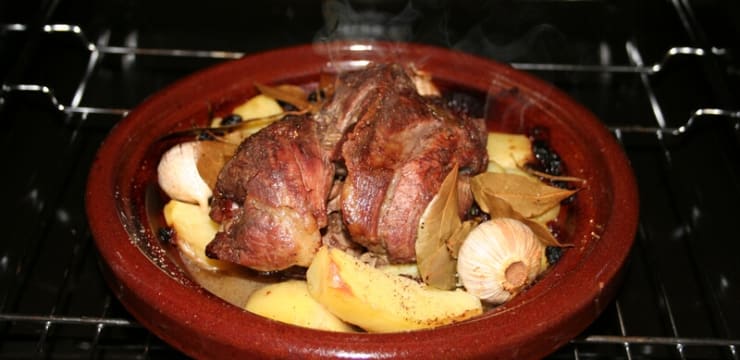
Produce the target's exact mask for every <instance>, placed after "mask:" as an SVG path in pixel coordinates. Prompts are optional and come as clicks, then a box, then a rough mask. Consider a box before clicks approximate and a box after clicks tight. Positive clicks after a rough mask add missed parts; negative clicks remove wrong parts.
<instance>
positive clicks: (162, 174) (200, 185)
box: [157, 141, 213, 209]
mask: <svg viewBox="0 0 740 360" xmlns="http://www.w3.org/2000/svg"><path fill="white" fill-rule="evenodd" d="M199 153H200V149H199V146H198V142H197V141H191V142H186V143H182V144H178V145H175V146H174V147H172V148H171V149H169V150H167V152H165V153H164V155H162V158H161V159H160V160H159V165H158V166H157V181H158V182H159V186H160V187H161V188H162V190H164V192H165V193H167V196H169V197H170V198H172V199H175V200H180V201H184V202H188V203H195V204H198V205H199V206H200V207H201V208H204V209H206V208H208V199H209V198H210V197H211V195H212V194H213V192H212V191H211V188H210V187H208V184H206V182H205V181H204V180H203V178H202V177H201V176H200V173H199V172H198V165H197V161H198V156H199Z"/></svg>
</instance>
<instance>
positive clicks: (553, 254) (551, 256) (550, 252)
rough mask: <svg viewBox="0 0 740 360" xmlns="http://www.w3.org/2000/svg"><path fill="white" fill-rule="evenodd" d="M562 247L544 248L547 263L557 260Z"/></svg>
mask: <svg viewBox="0 0 740 360" xmlns="http://www.w3.org/2000/svg"><path fill="white" fill-rule="evenodd" d="M563 252H564V248H561V247H558V246H548V247H546V248H545V256H546V257H547V263H548V264H550V265H552V264H555V263H556V262H558V260H560V258H561V257H562V256H563Z"/></svg>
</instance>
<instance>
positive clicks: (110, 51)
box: [0, 24, 740, 135]
mask: <svg viewBox="0 0 740 360" xmlns="http://www.w3.org/2000/svg"><path fill="white" fill-rule="evenodd" d="M9 31H14V32H16V31H17V32H25V31H29V29H28V25H26V24H4V25H2V27H0V32H9ZM41 31H42V32H43V33H46V34H59V35H63V34H72V36H74V37H76V38H77V39H78V41H79V44H80V45H81V46H83V47H84V48H85V49H87V50H88V51H89V52H90V62H91V65H90V66H91V67H94V62H95V61H97V59H98V57H100V56H104V55H126V56H163V57H167V56H169V57H192V58H209V59H214V60H229V59H239V58H241V57H242V56H244V55H246V53H244V52H238V51H223V50H197V49H195V50H194V49H167V48H141V47H124V46H108V45H106V44H105V39H106V38H107V36H106V35H103V36H101V40H99V41H98V43H97V44H96V43H94V42H92V41H90V40H89V38H88V37H87V35H86V34H85V31H83V29H82V28H81V27H80V26H78V25H74V24H48V25H44V26H43V27H42V28H41ZM625 48H626V49H627V53H628V54H629V55H630V57H631V58H632V60H633V61H634V63H633V64H631V65H608V64H600V65H589V64H560V63H521V62H513V63H510V65H511V66H512V67H513V68H515V69H517V70H523V71H544V72H549V71H567V72H596V73H634V74H640V75H643V78H644V79H646V76H649V75H655V74H658V73H660V72H661V71H663V69H664V68H665V67H666V65H667V64H668V63H670V62H671V61H672V59H674V58H676V57H680V56H692V57H699V58H701V57H705V56H724V55H725V54H726V53H727V50H726V49H724V48H717V47H711V48H709V49H703V48H697V47H690V46H676V47H671V48H669V49H668V50H667V51H666V52H665V54H664V55H663V57H662V58H661V59H660V60H659V61H657V62H654V63H652V64H647V65H646V64H643V62H642V60H641V57H640V52H639V50H638V49H637V47H636V46H635V45H634V44H633V43H632V42H629V41H628V42H627V43H626V44H625ZM92 70H93V68H90V69H89V71H88V73H86V74H85V77H88V76H90V73H91V72H92ZM85 80H86V79H85V78H83V79H82V81H81V83H80V87H79V88H78V89H79V91H78V93H77V94H75V98H74V99H73V100H72V101H71V103H70V104H62V103H61V102H60V101H59V99H58V98H57V96H56V95H55V92H54V89H52V88H50V87H48V86H45V85H43V84H5V83H3V84H2V88H0V90H1V92H0V95H2V94H3V93H12V92H18V93H37V94H41V95H43V96H46V97H48V100H49V102H50V103H51V105H52V106H53V107H55V108H57V109H58V110H59V111H62V112H65V113H79V114H110V115H120V116H126V114H127V113H128V111H129V109H122V108H104V107H90V106H80V105H79V101H80V99H81V97H80V96H78V95H82V93H83V92H84V84H85ZM645 84H646V87H648V88H649V85H648V83H647V80H645ZM648 93H649V94H650V97H651V102H655V99H654V95H653V94H652V90H649V91H648ZM2 98H3V96H0V99H2ZM0 104H1V102H0ZM656 111H659V110H656ZM709 117H720V118H727V119H740V110H728V109H717V108H702V109H696V110H695V111H694V112H693V113H691V114H689V116H688V118H687V120H686V122H685V123H684V124H683V125H681V126H678V127H666V126H665V124H660V123H659V124H657V125H656V126H634V125H612V126H609V128H610V129H611V130H612V131H613V132H615V133H630V132H634V133H664V134H670V135H681V134H684V133H686V132H687V131H689V129H690V128H693V127H694V126H695V123H696V121H703V120H700V119H703V118H709ZM660 118H661V117H659V119H660Z"/></svg>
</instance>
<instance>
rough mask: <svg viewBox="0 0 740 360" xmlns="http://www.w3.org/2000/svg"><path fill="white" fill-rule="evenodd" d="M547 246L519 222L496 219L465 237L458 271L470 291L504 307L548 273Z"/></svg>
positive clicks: (478, 227) (483, 224)
mask: <svg viewBox="0 0 740 360" xmlns="http://www.w3.org/2000/svg"><path fill="white" fill-rule="evenodd" d="M544 253H545V246H544V245H542V243H541V242H540V241H539V240H538V239H537V237H536V236H535V234H534V232H532V230H531V229H530V228H529V227H528V226H527V225H525V224H524V223H522V222H521V221H519V220H515V219H510V218H494V219H491V220H489V221H486V222H483V223H481V224H480V225H478V226H477V227H475V228H474V229H473V230H471V231H470V234H468V236H467V237H466V238H465V241H464V242H463V243H462V245H461V246H460V251H459V253H458V258H457V272H458V276H459V278H460V281H461V282H462V284H463V286H464V287H465V289H466V291H468V292H469V293H471V294H473V295H475V296H477V297H478V298H479V299H481V300H483V301H486V302H490V303H493V304H502V303H504V302H506V301H508V300H509V299H511V298H512V297H513V296H514V295H516V294H518V293H519V292H520V291H521V290H522V289H524V288H525V287H526V286H527V285H529V284H531V283H532V282H533V281H534V280H535V279H536V278H537V276H538V275H539V274H540V273H541V272H542V271H543V270H544V267H543V266H542V257H543V256H544Z"/></svg>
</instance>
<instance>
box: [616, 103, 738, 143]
mask: <svg viewBox="0 0 740 360" xmlns="http://www.w3.org/2000/svg"><path fill="white" fill-rule="evenodd" d="M701 118H720V119H728V118H729V119H737V120H740V110H724V109H714V108H705V109H697V110H695V111H694V112H693V113H692V114H691V115H690V116H689V119H688V120H687V121H686V123H684V124H683V125H681V126H679V127H659V126H635V125H615V126H610V127H609V129H610V130H611V131H613V132H617V133H642V134H657V133H660V134H664V135H673V136H679V135H683V134H686V133H688V132H689V131H691V129H693V128H695V127H696V124H697V122H700V121H701V120H700V119H701ZM735 129H736V130H740V121H737V122H736V123H735Z"/></svg>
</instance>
